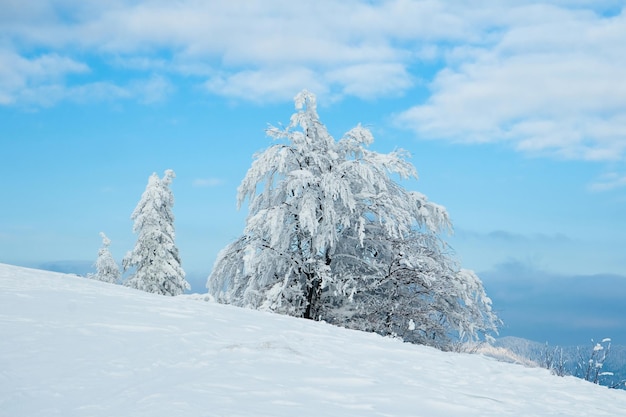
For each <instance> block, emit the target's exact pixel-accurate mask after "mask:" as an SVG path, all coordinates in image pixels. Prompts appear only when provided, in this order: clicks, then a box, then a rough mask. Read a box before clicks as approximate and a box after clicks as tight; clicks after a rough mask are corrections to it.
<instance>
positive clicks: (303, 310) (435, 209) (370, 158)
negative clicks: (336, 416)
mask: <svg viewBox="0 0 626 417" xmlns="http://www.w3.org/2000/svg"><path fill="white" fill-rule="evenodd" d="M295 102H296V109H297V111H296V113H295V114H294V115H293V116H292V117H291V122H290V124H289V125H288V126H287V127H286V128H284V129H279V128H274V127H272V128H269V129H268V131H267V133H268V135H269V136H270V137H272V138H273V139H275V140H276V141H278V143H276V144H274V145H272V146H270V147H269V148H268V149H266V150H265V151H263V152H260V153H258V154H257V155H255V160H254V162H253V164H252V166H251V168H250V169H249V170H248V172H247V174H246V176H245V178H244V180H243V181H242V183H241V185H240V186H239V189H238V203H239V206H240V207H241V205H242V204H243V203H244V202H245V201H246V200H247V201H248V207H249V214H248V217H247V221H246V227H245V230H244V233H243V235H242V236H241V237H240V238H239V239H238V240H236V241H235V242H234V243H232V244H230V245H229V246H227V247H226V248H225V249H224V250H222V252H221V253H220V254H219V255H218V258H217V260H216V263H215V265H214V268H213V272H212V273H211V275H210V276H209V279H208V282H207V287H208V289H209V293H211V294H212V295H213V296H214V297H215V298H216V299H217V300H218V301H220V302H225V303H231V304H236V305H240V306H246V307H251V308H257V309H264V310H271V311H276V312H280V313H284V314H290V315H294V316H298V317H304V318H309V319H324V320H327V321H332V322H335V323H337V324H340V325H345V326H349V327H357V328H364V329H366V330H371V331H378V332H380V333H386V331H382V330H381V329H382V328H383V327H384V326H382V325H380V323H378V322H377V323H376V325H366V323H367V322H368V321H372V320H373V321H380V320H381V317H382V316H380V314H383V313H384V311H383V310H384V309H385V308H386V306H385V305H383V304H380V303H381V297H388V298H390V297H391V298H393V297H394V294H396V295H395V297H398V294H400V292H403V293H404V294H406V297H405V298H403V299H402V301H400V302H402V303H404V305H403V308H404V310H405V311H403V313H402V314H401V315H400V313H398V314H397V315H396V316H397V317H396V316H394V318H393V320H403V321H404V323H405V325H406V327H407V328H409V327H411V328H413V327H414V326H415V323H418V324H419V323H422V322H425V321H429V320H430V319H427V318H423V317H422V316H421V315H422V310H425V309H426V310H428V317H432V320H437V321H439V322H441V321H442V318H441V317H434V316H435V315H436V311H437V309H440V310H442V311H439V313H440V314H444V315H446V317H445V318H444V319H443V322H444V324H443V325H442V326H444V327H445V328H444V330H443V333H446V334H448V333H450V328H449V326H445V322H446V320H448V323H449V324H450V325H457V324H459V323H457V322H455V321H454V320H453V319H450V318H448V317H447V316H452V315H453V311H445V310H444V308H448V304H445V303H443V301H442V300H438V301H437V302H435V301H433V298H437V295H436V293H435V292H434V290H433V289H434V288H435V287H434V286H432V287H429V288H430V290H429V291H430V292H429V295H428V296H422V297H421V301H420V297H418V296H417V294H416V293H415V291H417V286H416V284H414V283H413V281H411V280H419V279H422V280H426V281H428V284H429V285H431V284H433V285H434V283H435V282H436V283H437V285H439V286H440V287H441V288H443V289H445V288H446V285H445V283H444V282H448V283H449V284H450V290H451V291H452V286H454V284H453V280H454V279H458V280H460V281H462V282H463V281H464V280H466V279H468V275H467V274H464V273H462V272H461V271H460V270H458V269H454V267H453V266H452V265H453V262H452V261H451V260H450V259H448V255H447V254H446V253H445V252H444V251H443V250H441V249H440V248H439V243H440V240H438V239H436V237H437V236H438V234H439V233H441V232H443V231H445V230H447V229H449V228H450V227H451V224H450V221H449V218H448V214H447V212H446V210H445V209H444V208H443V207H441V206H439V205H437V204H434V203H432V202H429V201H428V200H427V198H426V197H425V196H424V195H422V194H420V193H417V192H411V191H407V190H405V189H404V188H403V187H402V186H400V185H399V184H398V183H397V182H396V181H395V180H394V177H397V178H403V179H406V178H411V177H414V178H416V177H417V173H416V170H415V168H414V167H413V166H412V165H411V164H410V163H409V162H407V160H406V159H407V157H408V154H407V153H406V152H404V151H402V150H398V151H394V152H391V153H389V154H381V153H377V152H374V151H371V150H369V149H368V146H369V145H370V144H371V143H372V142H373V136H372V134H371V132H370V131H369V130H367V129H365V128H363V127H361V126H360V125H359V126H357V127H355V128H353V129H352V130H350V131H349V132H347V133H346V134H345V135H344V136H343V137H342V138H341V139H340V140H338V141H337V140H335V139H334V138H333V137H332V136H331V135H330V134H329V133H328V131H327V129H326V127H325V126H324V125H323V124H322V123H321V122H320V120H319V116H318V114H317V109H316V100H315V96H314V95H313V94H310V93H308V92H306V91H303V92H301V93H300V94H298V95H297V96H296V99H295ZM416 242H420V243H419V244H417V243H416ZM409 249H410V251H409ZM422 252H425V253H426V254H424V253H422ZM403 253H404V254H406V256H410V257H412V258H419V257H420V256H421V258H420V259H421V260H420V262H421V261H424V260H428V262H430V263H432V264H434V265H437V266H438V268H439V271H431V275H432V276H433V278H432V279H430V278H428V277H426V275H424V274H423V273H422V274H421V275H420V271H421V270H420V268H421V267H422V263H420V262H417V261H413V262H414V263H406V262H405V263H402V262H401V263H402V265H409V266H410V267H411V268H413V270H414V271H413V272H414V273H413V274H411V273H408V272H407V273H406V274H405V275H406V276H404V275H402V274H400V273H399V272H393V268H394V265H395V264H394V263H397V262H400V261H398V260H397V257H399V256H403V255H402V254H403ZM407 262H408V261H407ZM401 275H402V276H401ZM472 277H475V276H472ZM435 278H436V279H435ZM403 279H404V281H411V282H410V283H406V284H403V283H401V282H403V281H402V280H403ZM477 282H478V283H479V286H478V290H479V292H480V291H482V285H480V280H477ZM394 286H395V287H397V288H396V289H393V288H394ZM437 288H439V287H437ZM463 288H465V289H466V290H467V291H468V292H467V293H461V292H458V297H457V298H458V299H459V300H462V301H461V302H458V303H456V304H454V305H452V306H450V307H449V308H450V309H457V310H456V311H460V310H463V309H465V307H466V306H467V304H468V303H467V302H465V301H466V300H467V299H469V298H471V297H473V296H474V295H475V294H471V291H474V290H475V289H476V288H475V287H470V286H465V287H463ZM443 289H442V292H443V293H445V296H449V297H455V295H454V294H449V293H446V292H445V291H444V290H443ZM427 290H428V289H427ZM394 291H395V293H394ZM442 296H443V294H442ZM455 300H456V299H455ZM429 303H430V307H428V304H429ZM437 303H439V304H437ZM379 304H380V305H379ZM444 304H445V305H444ZM390 305H391V304H387V306H390ZM371 308H378V309H379V311H377V312H376V314H377V315H379V316H380V317H378V318H374V316H371V315H368V314H369V313H368V314H364V313H363V312H364V311H365V309H371ZM480 308H482V311H481V312H482V313H484V314H481V317H480V319H481V320H482V321H481V322H480V323H475V328H478V329H484V330H491V329H494V328H495V322H494V321H493V320H495V316H492V315H491V314H492V313H491V309H490V301H489V300H488V298H487V297H486V296H485V297H484V298H483V299H482V304H481V305H480ZM372 313H373V312H372ZM413 316H416V317H415V318H413ZM417 316H420V317H417ZM385 320H387V319H385ZM388 321H389V320H388ZM411 323H413V324H411ZM426 327H427V326H426V325H424V326H422V327H419V326H418V327H415V328H419V329H422V328H423V329H426ZM457 327H459V326H457ZM461 327H463V326H461ZM387 328H388V329H392V328H393V326H387ZM459 330H462V331H464V330H469V333H467V332H465V333H463V336H470V337H473V336H475V335H476V334H477V333H476V331H473V330H474V329H472V328H471V326H465V327H464V328H463V329H459ZM389 332H391V330H390V331H389ZM389 332H388V333H389ZM396 333H397V332H396Z"/></svg>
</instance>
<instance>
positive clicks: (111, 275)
mask: <svg viewBox="0 0 626 417" xmlns="http://www.w3.org/2000/svg"><path fill="white" fill-rule="evenodd" d="M100 237H102V247H101V248H100V250H99V251H98V259H96V263H95V267H96V273H95V274H89V275H88V277H89V278H92V279H97V280H98V281H104V282H110V283H116V282H118V281H119V279H120V276H121V275H120V268H119V267H118V266H117V263H116V262H115V259H113V255H112V254H111V251H110V250H109V245H110V244H111V240H110V239H109V238H108V237H106V235H105V234H104V233H103V232H100Z"/></svg>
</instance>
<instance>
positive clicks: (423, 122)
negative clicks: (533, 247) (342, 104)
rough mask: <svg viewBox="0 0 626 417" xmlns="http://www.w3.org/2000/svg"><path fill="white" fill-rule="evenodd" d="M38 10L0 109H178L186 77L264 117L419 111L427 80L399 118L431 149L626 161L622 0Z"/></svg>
mask: <svg viewBox="0 0 626 417" xmlns="http://www.w3.org/2000/svg"><path fill="white" fill-rule="evenodd" d="M27 3H28V2H18V1H9V3H8V6H7V7H6V8H5V9H4V10H3V16H0V23H1V24H2V28H3V29H2V32H3V33H2V35H3V39H4V40H5V41H4V43H3V45H5V46H4V47H5V49H4V52H2V53H0V64H2V65H0V104H4V105H10V104H14V103H19V102H20V101H30V102H31V103H33V102H36V101H37V99H36V97H37V96H38V95H40V94H42V93H43V92H47V93H48V94H49V97H46V98H40V99H38V100H39V101H40V102H42V105H44V104H45V105H51V104H54V103H56V102H58V101H60V100H88V99H89V97H88V95H89V94H93V99H95V100H101V99H102V98H103V97H109V98H113V99H116V98H117V99H135V100H138V101H142V102H147V103H150V102H155V101H161V100H164V99H166V98H167V97H168V96H169V95H170V94H171V93H172V92H173V91H174V87H173V83H172V81H170V80H172V79H174V78H176V77H191V78H192V79H193V80H194V81H196V82H197V84H201V85H203V86H204V87H205V91H208V92H210V93H212V94H217V95H221V96H225V97H229V98H234V99H237V100H250V101H254V102H259V103H260V102H267V101H282V100H291V99H292V97H293V95H294V94H295V93H296V92H297V91H299V90H301V89H302V88H308V89H309V90H312V91H315V92H316V93H317V94H318V95H320V96H324V95H327V96H330V97H332V98H333V99H341V98H342V97H345V96H355V97H359V98H365V99H377V98H380V97H394V96H404V97H407V93H408V92H410V91H411V88H412V87H413V86H414V85H415V84H416V83H418V82H419V83H420V84H423V83H424V81H426V82H427V83H428V85H429V87H430V95H429V97H428V98H427V99H426V100H425V101H424V102H421V103H419V102H418V103H414V106H413V107H411V108H409V109H408V110H407V111H405V112H403V113H402V114H400V115H398V118H397V120H398V122H399V124H400V125H402V126H405V127H408V128H410V129H413V130H414V131H415V132H416V133H417V134H418V136H419V137H422V138H432V139H441V140H448V141H457V142H470V143H474V142H506V143H509V144H510V146H511V147H513V148H515V149H517V150H519V151H522V152H527V153H532V154H541V155H551V156H558V157H561V158H569V159H583V160H621V159H624V158H625V157H626V83H624V82H623V80H624V79H626V42H624V41H623V40H624V39H626V12H625V11H624V10H623V9H622V8H623V7H624V6H623V3H622V2H619V1H617V0H605V1H590V0H589V1H587V0H558V1H551V2H545V3H540V2H534V1H531V0H512V1H510V2H496V1H493V2H484V1H469V2H465V3H454V2H446V1H436V0H431V1H409V0H390V1H382V2H368V1H358V0H347V1H345V2H327V3H324V4H321V3H320V2H317V1H311V0H309V1H307V0H304V1H300V2H293V1H288V0H275V1H271V2H246V3H245V6H246V7H242V4H241V3H240V2H203V1H199V0H181V1H178V2H163V1H156V0H155V1H150V0H145V1H139V2H137V1H131V0H114V1H109V2H79V1H72V0H52V1H50V2H47V3H46V5H39V6H33V5H29V4H27ZM33 50H37V51H44V53H42V54H41V55H38V56H31V55H28V54H27V53H26V52H25V51H33ZM7 51H9V52H7ZM91 60H94V61H96V62H97V63H98V64H99V65H93V67H94V68H98V71H100V72H95V70H93V71H94V72H90V71H92V70H91V69H90V67H89V66H88V64H87V63H86V62H91ZM423 63H427V64H428V65H429V66H431V68H432V66H433V65H437V66H439V69H438V70H437V71H436V75H435V76H434V77H432V76H431V75H429V74H421V73H419V70H417V69H416V68H421V67H422V64H423ZM101 64H102V65H101ZM102 66H104V67H106V68H105V69H101V67H102ZM116 71H117V72H116ZM88 72H89V76H90V77H89V79H88V80H87V79H84V80H80V79H78V80H77V79H76V77H72V79H70V77H69V76H70V75H76V74H85V73H88ZM111 73H113V74H114V75H116V76H112V77H108V74H111ZM424 77H431V78H430V79H428V78H427V79H426V80H424ZM124 78H126V81H116V82H112V81H110V80H111V79H115V80H121V79H124ZM128 78H131V80H128ZM81 83H82V84H81ZM416 100H420V101H421V100H422V99H421V98H419V99H416Z"/></svg>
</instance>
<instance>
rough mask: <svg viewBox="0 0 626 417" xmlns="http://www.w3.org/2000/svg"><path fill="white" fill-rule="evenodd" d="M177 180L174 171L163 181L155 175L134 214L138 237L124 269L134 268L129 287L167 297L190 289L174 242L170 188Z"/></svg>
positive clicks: (134, 230)
mask: <svg viewBox="0 0 626 417" xmlns="http://www.w3.org/2000/svg"><path fill="white" fill-rule="evenodd" d="M174 178H175V174H174V171H172V170H171V169H168V170H166V171H165V175H164V176H163V178H162V179H161V178H159V177H158V175H157V174H156V173H154V174H152V175H151V176H150V178H149V180H148V185H147V186H146V190H145V191H144V193H143V195H142V196H141V200H140V201H139V203H138V204H137V207H136V208H135V210H134V211H133V214H132V215H131V219H132V220H134V226H133V232H134V233H137V235H138V236H137V243H136V244H135V248H134V249H133V250H132V251H130V252H128V253H127V254H126V256H125V257H124V260H123V266H124V270H128V269H130V268H134V272H133V273H132V275H131V276H130V277H129V278H128V280H127V281H126V283H125V285H126V286H129V287H132V288H137V289H139V290H143V291H146V292H151V293H157V294H163V295H179V294H182V293H183V292H184V291H185V290H187V289H189V288H190V286H189V283H188V282H187V281H186V280H185V272H184V271H183V269H182V267H181V261H180V256H179V254H178V248H177V247H176V244H175V242H174V237H175V233H174V214H173V213H172V207H173V206H174V196H173V194H172V191H171V190H170V188H169V186H170V184H171V183H172V180H173V179H174Z"/></svg>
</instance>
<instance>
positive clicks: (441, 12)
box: [0, 0, 626, 337]
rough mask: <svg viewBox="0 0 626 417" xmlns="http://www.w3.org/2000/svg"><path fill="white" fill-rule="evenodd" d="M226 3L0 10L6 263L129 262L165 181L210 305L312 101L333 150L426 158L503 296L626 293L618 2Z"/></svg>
mask: <svg viewBox="0 0 626 417" xmlns="http://www.w3.org/2000/svg"><path fill="white" fill-rule="evenodd" d="M222 3H226V2H217V1H215V2H211V1H208V2H201V1H192V0H181V1H178V2H163V1H126V0H115V1H110V2H95V1H94V2H89V1H87V2H85V1H72V0H58V1H54V0H52V1H46V2H23V1H17V0H5V1H4V2H3V6H2V10H1V11H0V144H1V145H2V146H1V148H2V153H1V154H2V164H0V175H2V176H3V178H5V180H4V182H3V187H2V191H3V193H2V194H3V204H2V208H0V262H5V263H10V264H17V265H28V266H37V265H47V266H48V267H52V266H54V265H61V264H62V265H64V268H66V269H67V268H68V267H69V266H71V265H74V266H75V267H76V265H84V264H85V263H86V264H87V265H89V263H91V262H93V261H94V260H95V257H96V255H97V251H98V249H99V247H100V245H101V239H100V237H99V235H98V233H99V232H101V231H103V232H105V233H106V234H107V235H108V236H109V238H110V239H111V240H112V244H111V250H112V252H113V254H114V256H115V257H116V258H117V259H120V260H121V258H122V257H123V255H124V253H125V252H126V251H128V250H130V249H131V248H132V246H133V244H134V241H135V236H134V235H133V234H132V222H131V220H130V214H131V213H132V210H133V209H134V207H135V205H136V204H137V202H138V201H139V198H140V196H141V193H142V192H143V190H144V188H145V186H146V183H147V180H148V177H149V176H150V174H152V173H153V172H157V173H159V175H162V173H163V171H164V170H165V169H168V168H171V169H173V170H174V171H175V172H176V174H177V178H176V179H175V180H174V183H173V185H172V189H173V192H174V196H175V198H176V205H175V207H174V213H175V215H176V231H177V243H178V246H179V249H180V252H181V256H182V260H183V267H184V268H185V269H186V270H187V272H188V275H189V277H190V279H191V280H193V284H194V289H196V290H201V288H202V286H203V282H204V280H205V279H206V276H207V275H208V273H209V272H210V270H211V266H212V263H213V261H214V259H215V256H216V254H217V252H218V251H219V250H220V249H221V248H222V247H224V246H225V245H226V244H227V243H229V242H230V241H231V240H232V239H234V238H235V237H236V236H237V235H239V234H240V233H241V231H242V230H243V226H244V221H245V215H246V213H245V210H244V211H241V212H238V211H237V210H236V201H235V198H236V188H237V186H238V184H239V182H240V181H241V179H242V178H243V177H244V175H245V172H246V170H247V169H248V167H249V166H250V163H251V161H252V155H253V154H254V152H256V151H259V150H261V149H264V148H265V147H267V146H268V145H270V144H271V142H270V140H269V139H268V138H266V137H265V134H264V129H265V128H266V127H267V125H268V124H278V123H287V122H288V121H289V117H290V115H291V114H292V112H293V101H292V100H293V96H294V95H295V94H296V93H297V92H298V91H300V90H301V89H304V88H306V89H309V90H310V91H312V92H314V93H316V94H317V96H318V102H319V105H320V108H319V113H320V117H321V119H322V121H323V122H324V123H325V124H326V125H327V126H328V128H329V130H330V131H331V133H333V134H334V135H335V137H337V138H339V137H340V136H341V135H342V134H343V133H344V132H346V131H347V130H348V129H350V128H351V127H353V126H355V125H356V124H357V123H362V124H364V125H366V126H368V127H370V128H371V130H372V131H373V133H374V137H375V142H374V144H373V145H372V149H374V150H377V151H380V152H388V151H390V150H393V149H395V148H398V147H401V148H404V149H407V150H408V151H410V152H411V154H412V155H413V157H412V160H411V161H412V162H413V163H414V165H415V166H416V167H417V170H418V172H419V174H420V179H419V180H418V181H411V182H407V183H406V184H405V185H406V187H407V188H410V189H414V190H418V191H420V192H422V193H424V194H426V195H427V196H428V197H429V198H430V199H431V200H433V201H435V202H437V203H439V204H442V205H444V206H445V207H446V208H447V209H448V211H449V213H450V215H451V218H452V220H453V223H454V226H455V231H456V232H455V235H454V236H452V237H450V239H449V241H450V243H451V244H452V245H453V247H454V248H455V250H456V252H457V255H458V257H459V259H460V260H461V262H462V264H463V265H464V266H465V267H468V268H472V269H475V270H476V271H478V272H479V273H485V274H486V275H485V276H488V277H490V279H489V281H487V280H486V285H487V289H488V290H489V285H496V284H497V283H499V282H501V281H498V279H500V280H504V279H505V278H503V277H504V276H505V275H506V274H497V273H496V272H497V271H502V270H506V267H507V265H512V264H514V265H524V268H523V270H524V271H526V274H527V275H536V274H535V272H532V271H538V273H540V274H541V275H542V276H547V277H550V276H552V277H553V276H560V277H568V276H570V277H574V276H576V277H581V276H587V277H589V279H590V280H591V279H593V277H594V276H596V275H597V274H611V276H622V277H623V275H626V257H625V256H624V255H623V253H624V247H626V236H625V234H624V230H626V216H624V213H625V212H626V210H625V209H626V166H625V160H626V83H624V80H625V79H626V43H625V42H624V41H623V40H624V39H626V10H625V9H624V8H623V4H622V2H621V1H610V0H607V1H602V0H601V1H585V0H571V1H567V0H559V1H552V2H531V1H524V0H516V1H512V2H505V3H503V2H498V1H481V2H474V1H469V2H464V3H463V4H462V5H460V4H459V3H458V2H451V1H448V2H446V1H436V0H433V1H405V0H397V1H344V2H324V3H321V2H315V1H301V2H289V1H269V2H254V1H233V2H228V4H222ZM504 4H506V5H504ZM81 262H82V264H81ZM68 265H69V266H68ZM513 275H515V277H516V278H511V279H518V278H519V274H513ZM494 282H495V284H494ZM616 282H618V283H623V282H624V280H623V279H622V280H617V281H616ZM538 285H539V284H538ZM619 291H621V294H626V284H623V285H622V286H621V287H620V289H619ZM496 301H497V300H496ZM591 336H597V335H590V337H591ZM597 337H604V335H601V336H597Z"/></svg>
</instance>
